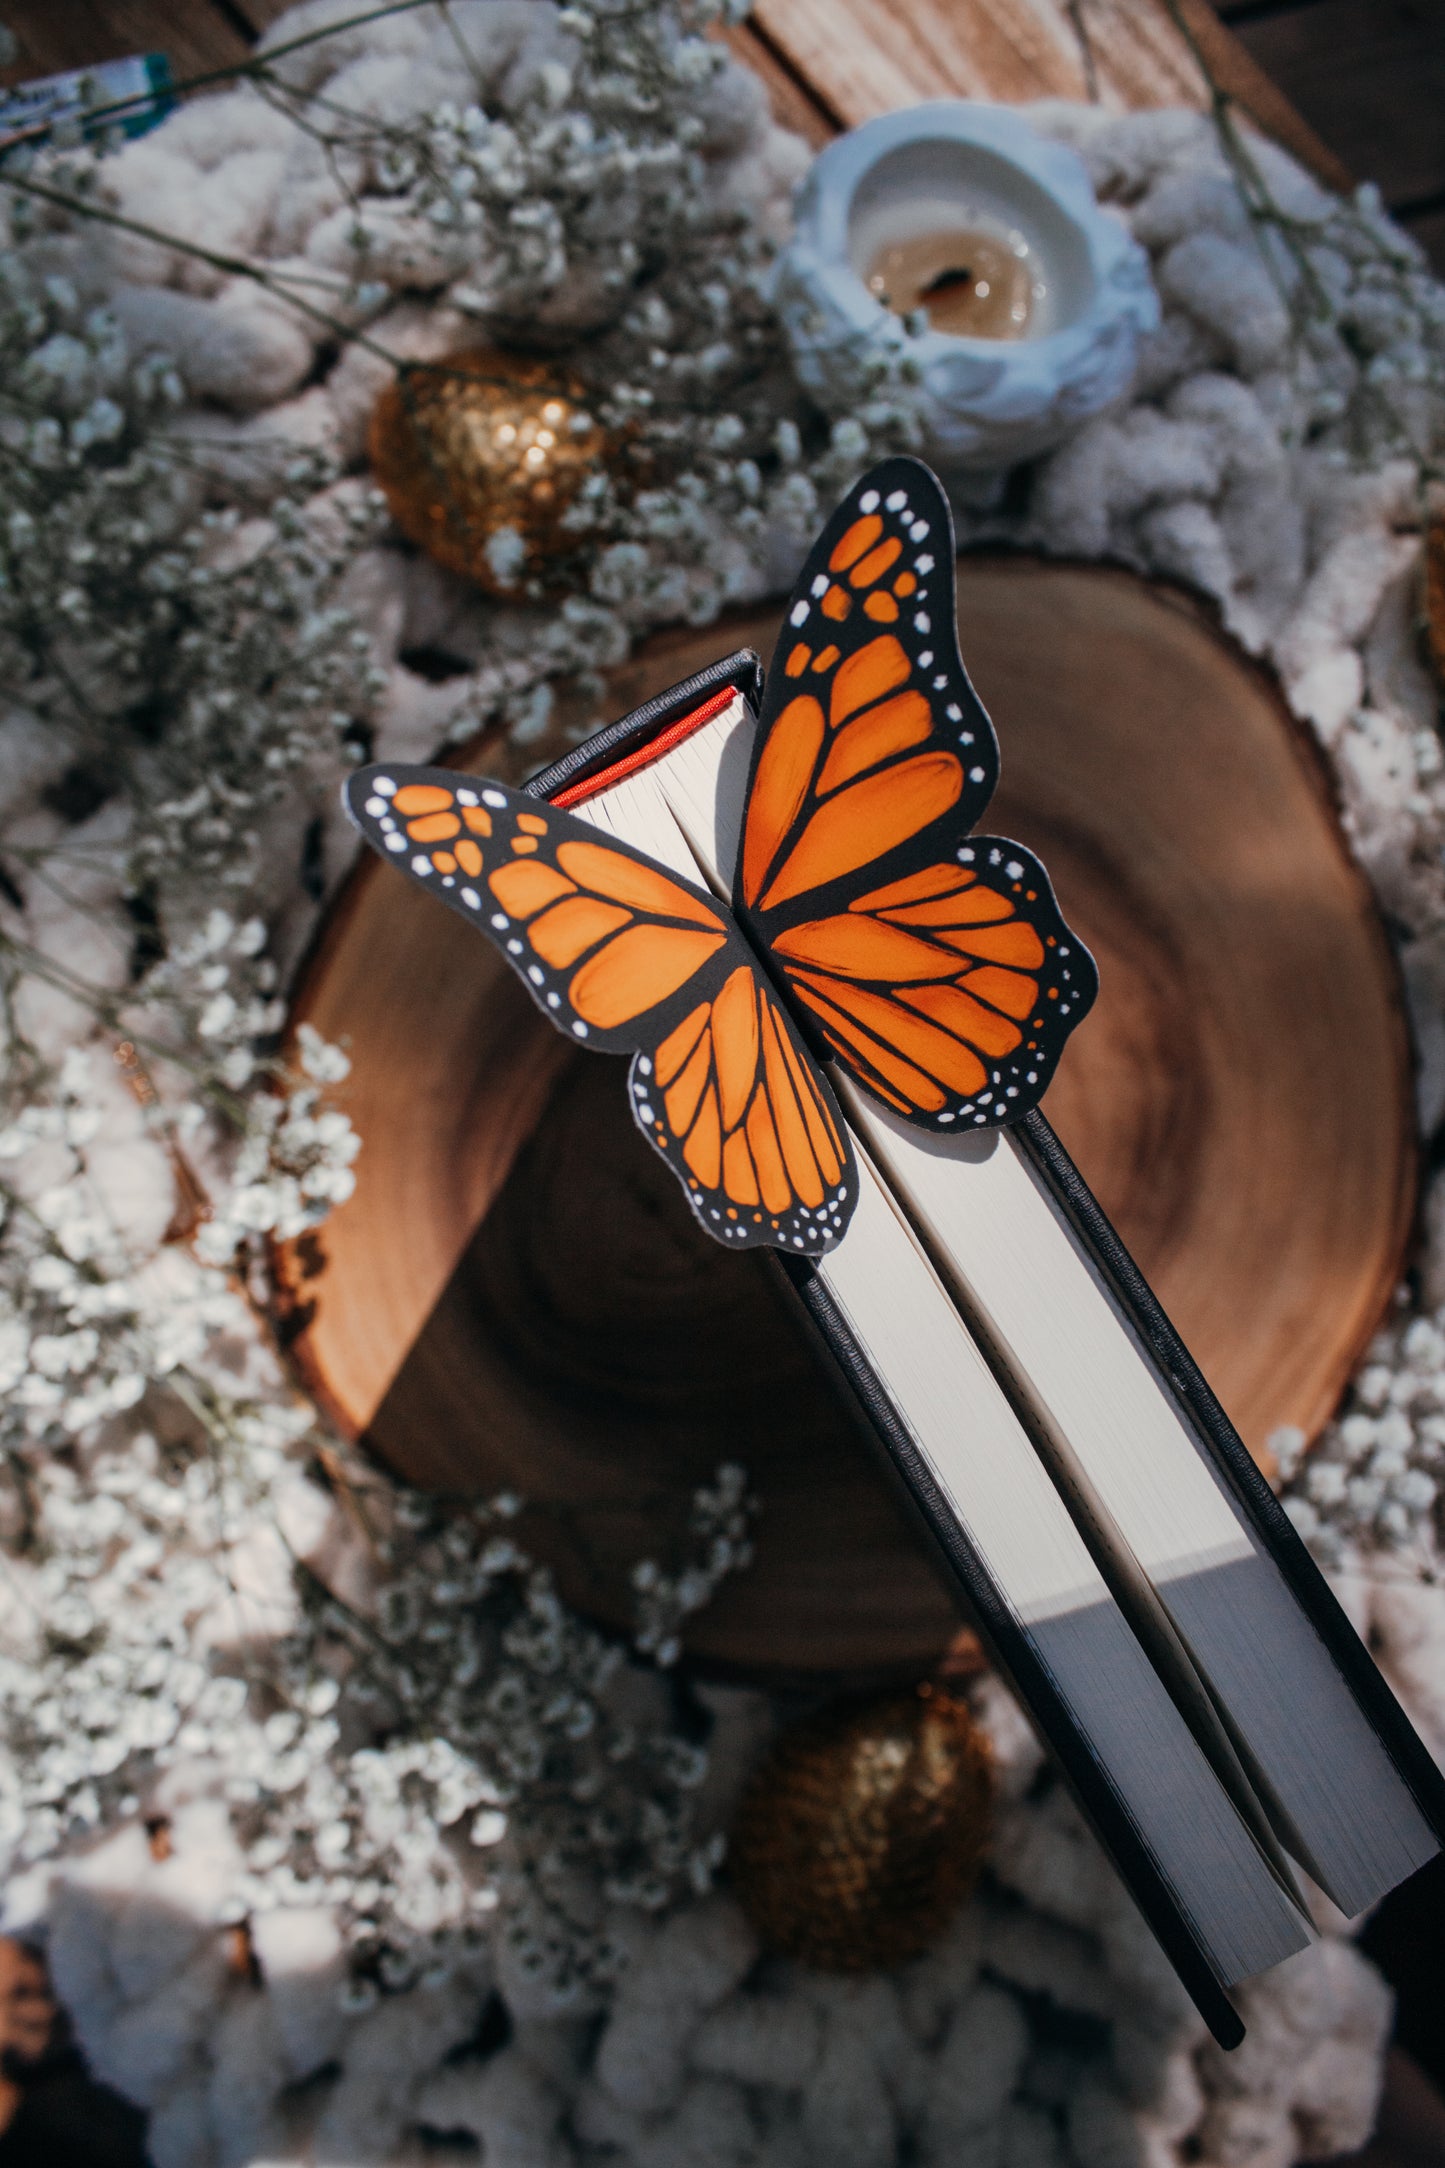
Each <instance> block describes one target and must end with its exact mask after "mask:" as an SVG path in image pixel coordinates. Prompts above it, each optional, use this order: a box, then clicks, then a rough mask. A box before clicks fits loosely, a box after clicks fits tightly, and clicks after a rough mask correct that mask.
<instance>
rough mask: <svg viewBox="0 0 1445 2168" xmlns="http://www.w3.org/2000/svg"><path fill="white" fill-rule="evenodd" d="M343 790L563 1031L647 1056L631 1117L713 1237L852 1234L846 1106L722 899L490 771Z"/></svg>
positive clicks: (363, 778) (807, 1247) (783, 1242)
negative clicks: (492, 777)
mask: <svg viewBox="0 0 1445 2168" xmlns="http://www.w3.org/2000/svg"><path fill="white" fill-rule="evenodd" d="M345 803H346V809H347V812H348V813H349V814H350V816H351V818H352V820H353V821H354V822H355V823H356V825H357V827H358V828H359V829H360V830H361V833H362V835H363V836H364V837H365V838H366V840H367V841H368V842H369V843H370V844H372V845H373V846H374V848H375V849H376V850H378V851H379V852H380V853H381V854H382V855H383V856H384V857H387V858H389V859H391V860H392V861H393V862H394V863H395V864H397V865H398V866H399V867H400V868H401V869H402V870H403V871H405V872H406V873H407V874H409V875H410V877H411V878H412V880H413V881H415V882H416V883H417V884H418V885H419V886H422V887H424V888H428V889H430V890H431V891H432V893H433V894H434V895H436V896H438V897H439V898H440V900H441V901H442V902H444V903H446V904H448V905H450V907H451V908H452V909H453V910H455V911H457V912H458V913H460V915H461V916H462V917H463V918H466V919H468V920H469V921H470V923H471V924H472V925H474V926H476V927H477V928H478V929H479V930H480V931H481V932H482V933H484V934H485V935H486V936H487V938H488V939H489V940H490V941H491V942H492V943H493V945H494V946H495V947H496V948H498V949H499V950H500V952H501V953H502V955H503V956H505V957H506V959H507V961H508V963H510V964H511V966H512V968H513V970H514V971H515V972H516V973H517V975H518V977H519V978H520V979H521V981H522V983H523V985H524V986H525V987H526V988H527V991H528V992H529V993H530V994H531V996H532V998H533V1000H534V1001H535V1002H536V1003H537V1006H538V1007H539V1008H540V1009H541V1010H542V1012H543V1014H544V1015H546V1016H548V1017H550V1019H551V1021H552V1022H553V1023H554V1024H555V1025H556V1026H557V1028H558V1029H559V1030H561V1031H564V1032H566V1033H568V1034H569V1035H570V1036H571V1037H573V1038H574V1039H576V1040H577V1041H578V1042H579V1043H581V1044H585V1045H588V1046H592V1047H595V1048H597V1049H599V1050H600V1051H602V1052H604V1053H630V1054H632V1055H633V1056H634V1060H633V1063H632V1068H631V1071H630V1074H629V1099H630V1103H631V1106H632V1111H633V1116H634V1119H635V1120H636V1122H637V1125H638V1127H639V1128H640V1129H641V1130H642V1132H643V1135H644V1136H645V1137H646V1138H647V1139H648V1142H649V1143H650V1144H651V1145H652V1146H653V1148H654V1149H655V1150H656V1151H658V1152H660V1153H661V1155H662V1157H663V1158H664V1159H665V1160H666V1161H667V1163H668V1165H669V1166H670V1167H671V1168H672V1169H673V1171H674V1172H675V1173H676V1174H677V1176H678V1178H679V1180H680V1181H681V1182H682V1184H683V1186H684V1188H685V1189H686V1191H687V1195H688V1200H689V1202H690V1203H691V1205H692V1208H693V1210H694V1212H695V1213H696V1214H697V1216H698V1218H699V1220H700V1221H701V1222H702V1224H703V1226H704V1227H706V1228H707V1230H708V1232H709V1233H710V1234H713V1235H715V1236H716V1237H717V1238H718V1240H720V1241H723V1242H726V1243H727V1244H729V1246H732V1247H747V1246H749V1245H752V1244H768V1245H771V1246H773V1247H777V1248H787V1249H790V1250H793V1251H794V1252H801V1253H803V1254H807V1255H817V1254H820V1253H821V1252H822V1251H824V1250H826V1249H828V1248H830V1247H831V1246H832V1244H833V1243H834V1242H836V1241H837V1239H838V1237H839V1236H840V1235H841V1233H842V1232H843V1229H844V1227H845V1226H846V1225H847V1221H848V1217H849V1215H850V1214H851V1212H852V1209H853V1204H854V1202H855V1200H856V1196H857V1173H856V1168H855V1165H854V1162H853V1157H852V1153H851V1151H850V1150H849V1148H848V1145H847V1143H846V1141H845V1138H844V1133H843V1126H842V1120H841V1117H840V1115H839V1113H838V1109H837V1106H836V1103H835V1102H834V1100H833V1095H832V1093H831V1092H830V1091H829V1089H828V1087H827V1085H826V1083H825V1082H824V1080H823V1078H822V1077H821V1076H820V1075H819V1073H818V1070H817V1067H816V1065H815V1064H814V1062H813V1060H812V1058H811V1056H810V1055H809V1054H808V1052H807V1051H806V1049H805V1047H804V1045H803V1042H802V1040H801V1039H800V1037H799V1035H798V1033H797V1030H796V1028H795V1026H794V1025H793V1024H792V1023H791V1021H790V1020H789V1018H788V1017H787V1015H786V1014H785V1012H784V1011H783V1009H782V1007H781V1005H780V1004H779V1002H778V1000H777V998H776V996H775V995H774V994H773V992H772V990H771V988H770V987H769V985H768V983H767V980H766V979H765V978H764V977H763V975H762V974H761V973H760V972H759V970H758V968H757V966H756V964H755V963H754V961H753V958H752V955H751V952H750V950H749V948H748V945H747V943H746V941H745V940H744V938H743V936H742V934H741V932H740V931H739V929H738V927H737V925H736V923H735V921H734V920H733V918H732V916H731V914H730V913H729V912H728V911H727V910H726V909H725V908H724V906H723V905H722V904H720V903H718V902H717V901H716V900H715V898H713V897H712V896H710V895H709V894H707V892H706V891H705V890H704V889H702V888H699V887H697V886H695V885H694V884H693V883H692V882H690V881H685V880H682V879H680V878H679V877H678V876H677V875H676V874H674V873H672V872H670V871H669V870H666V869H665V868H663V867H661V866H658V865H655V864H654V863H653V862H652V860H651V859H649V858H647V857H645V856H644V855H643V854H642V853H641V852H639V851H634V850H633V849H631V848H630V846H628V845H627V844H624V843H620V842H618V841H617V840H616V839H615V838H614V837H612V836H610V835H608V834H606V833H605V831H603V830H602V829H599V828H597V827H596V826H594V825H593V823H592V822H590V821H586V820H581V819H578V818H577V817H576V816H574V815H573V814H570V813H565V812H562V811H559V810H558V809H557V808H556V807H554V806H550V805H548V804H546V802H545V801H543V800H539V799H536V798H531V797H528V796H527V795H526V793H525V792H522V791H516V790H510V789H508V788H507V787H506V786H505V785H504V784H501V783H492V782H484V781H482V780H480V779H479V778H477V777H475V776H468V775H457V774H453V773H452V772H451V771H449V770H448V769H445V768H416V767H399V766H395V765H386V764H382V765H379V766H374V767H370V768H363V769H361V770H359V771H358V772H357V773H356V774H355V775H353V776H352V777H351V778H350V779H349V780H348V783H347V785H346V791H345Z"/></svg>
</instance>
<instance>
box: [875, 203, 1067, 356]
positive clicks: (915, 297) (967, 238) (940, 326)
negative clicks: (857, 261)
mask: <svg viewBox="0 0 1445 2168" xmlns="http://www.w3.org/2000/svg"><path fill="white" fill-rule="evenodd" d="M868 288H869V291H870V292H871V293H872V294H874V295H875V296H876V297H877V299H878V300H879V301H881V302H882V303H883V304H884V306H885V307H886V308H890V309H892V310H893V311H894V312H895V313H896V314H897V315H899V316H911V315H912V314H913V312H914V310H915V309H922V310H923V311H924V313H925V314H926V315H927V317H928V321H929V323H930V325H931V326H932V328H933V329H934V330H935V331H944V332H950V333H952V335H953V336H954V337H955V338H964V339H1022V338H1025V337H1027V335H1028V329H1029V322H1030V319H1031V317H1032V316H1033V312H1034V304H1035V302H1036V301H1039V300H1041V299H1042V298H1043V288H1042V286H1041V285H1040V284H1039V283H1038V279H1037V276H1036V272H1035V267H1034V265H1033V264H1032V263H1031V261H1030V256H1029V247H1028V243H1027V242H1026V241H1025V240H1024V238H1023V236H1022V234H1002V233H997V232H990V231H988V230H987V229H986V228H984V227H980V226H957V227H954V228H952V229H951V230H948V231H942V232H933V233H914V234H906V235H901V236H899V238H898V239H896V240H892V241H887V242H885V243H884V244H883V246H882V247H881V248H880V249H879V250H878V251H877V253H876V255H875V256H874V258H873V261H872V264H871V265H870V267H869V272H868Z"/></svg>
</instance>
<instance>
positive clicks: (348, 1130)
mask: <svg viewBox="0 0 1445 2168" xmlns="http://www.w3.org/2000/svg"><path fill="white" fill-rule="evenodd" d="M221 998H222V999H229V998H230V997H229V996H222V997H221ZM198 1029H199V1031H200V1034H201V1036H202V1037H203V1038H204V1037H205V1036H206V1017H205V1016H203V1017H202V1019H201V1022H200V1025H199V1027H198ZM297 1053H298V1058H299V1060H300V1063H301V1067H302V1070H303V1071H304V1072H305V1077H306V1080H307V1081H305V1082H300V1083H295V1084H293V1085H292V1086H291V1088H290V1089H289V1090H288V1091H286V1092H285V1093H284V1094H283V1093H277V1092H264V1091H263V1092H257V1093H255V1094H254V1095H253V1096H252V1098H251V1099H250V1100H249V1101H248V1102H247V1105H246V1128H245V1132H244V1134H243V1137H242V1140H241V1145H240V1148H239V1150H238V1151H237V1153H236V1156H235V1159H234V1161H233V1163H232V1166H231V1169H230V1181H229V1183H228V1185H227V1189H226V1192H225V1196H224V1198H223V1200H222V1202H221V1204H220V1206H219V1207H218V1209H217V1210H216V1211H215V1212H214V1213H213V1215H212V1217H211V1218H210V1219H209V1220H208V1221H207V1222H206V1224H205V1226H203V1227H202V1228H201V1230H200V1233H199V1234H198V1236H197V1239H196V1254H197V1256H198V1257H200V1258H202V1259H203V1260H205V1261H206V1262H207V1263H210V1264H217V1265H230V1264H235V1263H236V1262H237V1253H238V1251H240V1250H242V1249H243V1248H250V1249H252V1250H254V1248H255V1245H256V1243H257V1240H258V1238H259V1237H261V1236H263V1235H273V1236H275V1237H276V1238H277V1239H278V1240H280V1241H283V1242H285V1241H289V1240H290V1239H291V1238H292V1237H293V1236H295V1235H299V1234H304V1232H305V1231H306V1229H307V1228H308V1227H316V1226H319V1225H320V1223H321V1221H322V1220H324V1219H325V1217H326V1215H327V1213H328V1212H329V1211H330V1210H331V1208H332V1206H333V1205H338V1204H345V1202H346V1200H347V1198H348V1197H349V1196H350V1195H351V1193H352V1191H353V1189H355V1187H356V1177H355V1175H354V1174H353V1173H352V1171H351V1169H352V1163H353V1161H354V1160H355V1158H356V1155H357V1153H358V1152H359V1151H360V1150H361V1139H360V1137H358V1135H357V1134H356V1131H355V1130H354V1129H353V1128H352V1126H351V1122H350V1119H349V1117H348V1116H347V1115H345V1114H343V1113H342V1112H341V1111H340V1109H339V1108H337V1107H328V1106H326V1105H325V1104H324V1103H323V1102H324V1094H325V1087H326V1086H327V1085H329V1084H335V1083H339V1082H340V1081H341V1079H342V1078H343V1077H345V1076H346V1075H347V1074H348V1073H349V1071H350V1068H351V1064H350V1062H349V1061H348V1060H347V1058H346V1056H345V1054H343V1053H342V1051H341V1049H340V1047H338V1046H331V1045H328V1043H327V1042H326V1040H324V1039H323V1038H322V1036H321V1034H320V1032H318V1031H317V1030H316V1028H315V1026H314V1025H311V1024H302V1025H301V1027H300V1030H299V1031H298V1033H297Z"/></svg>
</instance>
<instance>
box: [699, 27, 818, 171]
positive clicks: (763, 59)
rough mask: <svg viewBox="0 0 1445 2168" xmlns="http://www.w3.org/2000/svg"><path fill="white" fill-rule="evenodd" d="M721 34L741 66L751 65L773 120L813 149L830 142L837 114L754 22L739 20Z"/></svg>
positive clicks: (749, 66)
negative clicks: (765, 92) (801, 138)
mask: <svg viewBox="0 0 1445 2168" xmlns="http://www.w3.org/2000/svg"><path fill="white" fill-rule="evenodd" d="M723 36H724V38H725V39H726V42H727V43H728V44H729V45H730V46H731V47H732V49H733V52H734V53H735V54H736V55H737V57H738V59H739V60H740V61H741V62H742V63H743V65H744V67H747V68H751V69H752V71H753V73H754V74H755V75H756V76H758V77H759V79H760V80H761V82H762V83H763V85H764V87H765V89H766V90H767V93H768V103H769V105H770V106H771V107H772V109H773V118H774V120H776V121H777V122H779V123H780V125H781V126H782V127H784V128H791V129H792V131H793V133H794V134H795V135H800V136H802V137H803V139H804V140H805V141H806V142H808V143H811V144H812V146H813V148H814V150H821V149H822V147H823V145H824V144H825V143H828V142H831V141H832V139H833V137H834V136H835V135H836V134H837V133H838V129H839V126H840V123H839V120H838V117H837V115H836V114H835V113H834V112H832V111H831V110H830V108H829V107H828V106H827V105H826V104H825V103H824V102H823V100H822V99H821V98H820V97H819V96H818V94H817V92H816V91H815V90H814V89H813V87H812V85H811V84H810V83H808V82H806V81H805V80H804V79H803V77H802V76H800V75H799V74H798V73H797V71H796V70H795V69H794V68H793V67H792V66H791V65H790V64H789V62H788V59H787V57H786V55H785V54H783V53H781V52H779V50H778V48H777V47H776V46H775V45H774V44H773V43H772V41H771V39H769V38H767V37H765V36H764V34H763V33H762V31H761V30H759V29H758V27H757V25H756V23H753V22H746V23H740V24H738V25H736V26H735V27H732V28H729V29H727V30H725V31H724V32H723Z"/></svg>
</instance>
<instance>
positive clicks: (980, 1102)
mask: <svg viewBox="0 0 1445 2168" xmlns="http://www.w3.org/2000/svg"><path fill="white" fill-rule="evenodd" d="M774 954H775V955H776V957H777V959H778V962H779V963H780V964H781V966H782V969H783V973H784V976H785V978H786V979H787V981H788V983H789V985H790V987H791V988H792V991H793V993H794V995H795V997H796V999H797V1001H798V1003H799V1005H800V1007H801V1009H802V1010H803V1011H804V1012H805V1013H806V1014H807V1015H809V1017H810V1018H811V1020H812V1022H813V1024H814V1027H815V1029H816V1030H817V1031H818V1032H819V1033H820V1035H821V1037H822V1038H823V1040H824V1042H825V1043H826V1045H827V1046H828V1047H829V1048H830V1049H831V1051H832V1052H834V1053H835V1054H836V1055H837V1056H838V1057H839V1059H840V1060H841V1061H843V1062H844V1064H845V1065H846V1066H847V1067H848V1068H849V1069H851V1070H852V1071H853V1072H854V1074H855V1075H857V1076H858V1077H859V1078H860V1080H861V1081H862V1082H863V1083H864V1084H866V1085H867V1086H868V1088H869V1090H870V1091H872V1092H873V1093H875V1094H876V1096H877V1097H878V1098H880V1099H882V1100H883V1101H884V1103H885V1104H886V1105H888V1106H891V1107H893V1108H894V1109H895V1110H896V1111H897V1112H898V1113H900V1114H903V1115H905V1116H906V1117H907V1119H908V1120H909V1121H911V1122H914V1123H917V1124H920V1125H921V1126H924V1127H927V1128H930V1129H937V1130H939V1131H940V1132H943V1133H945V1134H946V1133H947V1132H949V1131H950V1130H955V1131H956V1130H958V1129H961V1128H983V1127H988V1126H997V1125H999V1124H1001V1123H1005V1122H1013V1121H1017V1120H1018V1119H1019V1117H1020V1116H1021V1115H1023V1114H1026V1113H1027V1112H1028V1111H1029V1109H1030V1108H1031V1107H1033V1106H1035V1105H1037V1103H1038V1101H1039V1099H1040V1098H1041V1097H1042V1096H1043V1093H1044V1091H1045V1089H1046V1087H1047V1085H1048V1083H1049V1080H1050V1078H1051V1077H1052V1075H1053V1072H1054V1068H1055V1066H1056V1065H1057V1062H1058V1059H1059V1055H1060V1054H1061V1052H1062V1051H1063V1047H1064V1043H1065V1041H1066V1040H1067V1038H1068V1036H1069V1033H1070V1032H1071V1031H1072V1030H1073V1029H1074V1027H1075V1025H1076V1024H1078V1022H1079V1021H1080V1019H1081V1018H1082V1017H1083V1015H1084V1014H1085V1013H1086V1011H1087V1010H1088V1008H1089V1007H1090V1005H1091V1003H1092V1002H1093V999H1094V995H1095V993H1096V992H1097V990H1098V975H1097V973H1096V971H1095V968H1094V961H1093V958H1092V957H1091V956H1090V954H1089V952H1088V950H1087V949H1086V948H1085V947H1084V946H1083V944H1082V943H1081V942H1079V941H1078V940H1077V939H1076V938H1075V937H1074V935H1073V934H1071V933H1070V931H1069V928H1068V927H1067V926H1066V925H1065V923H1064V920H1063V918H1062V916H1061V915H1060V912H1059V908H1058V904H1057V903H1056V902H1055V900H1054V894H1053V890H1052V888H1051V887H1050V884H1049V878H1048V875H1047V874H1046V873H1045V871H1044V869H1043V867H1042V866H1041V865H1040V863H1039V861H1038V860H1037V859H1036V858H1035V857H1034V856H1033V854H1032V852H1030V851H1026V850H1024V849H1023V848H1022V846H1021V845H1019V844H1016V843H1010V842H1008V841H1007V840H1006V839H1005V838H1003V837H1001V836H974V837H972V838H970V840H969V841H968V842H967V843H965V844H961V845H960V846H959V847H958V849H957V850H956V851H955V853H954V855H953V856H952V858H950V859H941V860H936V861H934V862H933V863H932V864H929V865H924V866H920V867H917V868H915V869H914V870H913V871H912V872H910V873H906V874H904V875H902V876H900V877H898V878H895V879H893V880H891V881H888V882H886V883H883V884H882V885H880V886H879V887H877V888H873V889H868V890H865V891H864V892H863V894H861V895H859V896H856V897H854V898H853V899H852V900H851V902H850V903H849V904H848V905H847V907H846V908H845V909H844V910H843V911H840V912H836V913H832V914H830V915H827V916H824V917H821V918H817V919H812V920H803V921H800V922H799V923H798V924H796V925H794V926H792V927H790V928H787V929H785V930H783V931H781V932H779V934H778V935H777V937H776V939H775V942H774Z"/></svg>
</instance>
